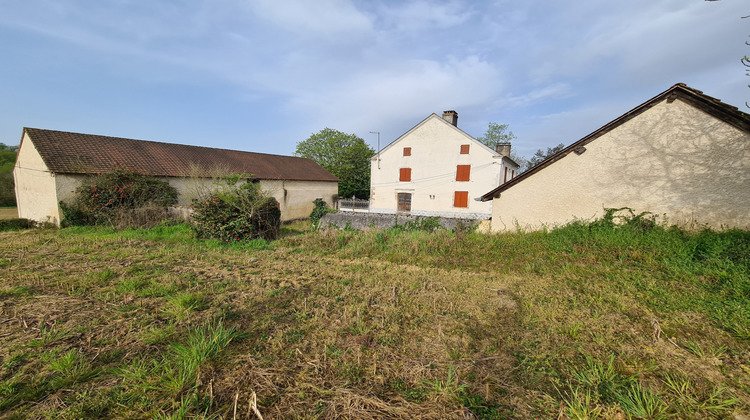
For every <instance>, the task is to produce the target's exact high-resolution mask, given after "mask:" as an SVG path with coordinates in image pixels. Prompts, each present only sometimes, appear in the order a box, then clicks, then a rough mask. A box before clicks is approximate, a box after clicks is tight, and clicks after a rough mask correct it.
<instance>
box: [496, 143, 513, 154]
mask: <svg viewBox="0 0 750 420" xmlns="http://www.w3.org/2000/svg"><path fill="white" fill-rule="evenodd" d="M495 151H496V152H497V153H499V154H500V155H501V156H505V157H510V143H508V142H504V143H496V144H495Z"/></svg>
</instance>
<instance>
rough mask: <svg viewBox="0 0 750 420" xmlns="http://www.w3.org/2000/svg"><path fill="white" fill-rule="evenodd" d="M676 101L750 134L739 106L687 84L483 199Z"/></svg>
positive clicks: (749, 125)
mask: <svg viewBox="0 0 750 420" xmlns="http://www.w3.org/2000/svg"><path fill="white" fill-rule="evenodd" d="M675 99H680V100H682V101H684V102H686V103H688V104H690V105H692V106H694V107H696V108H698V109H700V110H702V111H704V112H706V113H707V114H709V115H711V116H713V117H715V118H717V119H719V120H722V121H724V122H726V123H727V124H730V125H732V126H734V127H736V128H738V129H740V130H743V131H745V132H748V133H750V115H748V114H746V113H744V112H742V111H740V110H739V109H737V107H735V106H732V105H729V104H725V103H724V102H721V100H719V99H716V98H713V97H711V96H708V95H706V94H704V93H703V92H702V91H700V90H697V89H693V88H691V87H689V86H688V85H686V84H684V83H677V84H675V85H674V86H672V87H670V88H669V89H667V90H665V91H664V92H662V93H660V94H658V95H656V96H654V97H653V98H651V99H649V100H648V101H646V102H644V103H642V104H640V105H638V106H637V107H635V108H633V109H631V110H630V111H628V112H626V113H625V114H623V115H621V116H620V117H618V118H617V119H615V120H613V121H610V122H609V123H608V124H606V125H604V126H603V127H601V128H600V129H598V130H596V131H594V132H593V133H591V134H589V135H588V136H586V137H584V138H582V139H580V140H578V141H577V142H575V143H573V144H571V145H570V146H568V147H566V148H564V149H562V150H560V151H559V152H557V153H555V154H554V155H552V156H550V157H548V158H547V159H545V160H544V161H542V162H541V163H539V164H538V165H536V166H534V167H533V168H531V169H529V170H528V171H526V172H524V173H522V174H521V175H519V176H517V177H515V178H513V179H512V180H510V181H508V182H506V183H504V184H502V185H500V186H499V187H497V188H495V189H494V190H492V191H490V192H488V193H487V194H485V195H483V196H482V201H489V200H492V199H493V198H495V197H498V196H499V194H500V193H501V192H503V191H505V190H507V189H508V188H511V187H513V186H514V185H516V184H518V183H520V182H523V180H525V179H527V178H529V177H530V176H532V175H534V174H535V173H537V172H539V171H541V170H543V169H544V168H546V167H548V166H550V165H552V164H554V163H555V162H557V161H558V160H560V159H562V158H564V157H565V156H567V155H568V154H569V153H570V152H574V151H576V150H580V149H579V148H580V147H583V146H585V145H586V144H588V143H591V142H592V141H594V140H596V139H597V138H599V137H601V136H603V135H604V134H606V133H608V132H610V131H612V130H614V129H615V128H617V127H619V126H620V125H622V124H624V123H625V122H627V121H629V120H631V119H633V118H635V117H636V116H638V115H640V114H641V113H643V112H645V111H646V110H648V109H650V108H652V107H653V106H655V105H657V104H659V103H661V102H662V101H664V100H667V102H669V103H671V102H673V101H674V100H675Z"/></svg>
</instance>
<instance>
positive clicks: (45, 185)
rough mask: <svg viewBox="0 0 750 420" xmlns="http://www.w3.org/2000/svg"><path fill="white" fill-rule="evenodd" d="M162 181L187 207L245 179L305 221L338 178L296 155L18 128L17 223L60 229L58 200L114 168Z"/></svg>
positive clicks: (287, 216) (330, 198) (287, 215)
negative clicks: (222, 181) (204, 193)
mask: <svg viewBox="0 0 750 420" xmlns="http://www.w3.org/2000/svg"><path fill="white" fill-rule="evenodd" d="M120 166H121V167H123V168H125V169H127V170H130V171H133V172H135V173H139V174H144V175H152V176H156V177H159V178H162V179H164V180H166V181H168V182H169V183H170V184H171V185H172V186H174V187H175V188H176V189H177V191H178V193H179V198H178V200H179V203H178V204H179V205H181V206H189V205H190V203H191V201H192V199H193V198H195V196H196V194H197V193H198V191H201V190H203V189H205V188H206V187H210V186H211V185H213V182H214V179H215V177H216V176H218V175H225V174H251V175H253V176H254V177H255V179H257V180H259V181H260V182H261V186H262V187H263V189H264V190H266V191H267V192H269V193H270V194H271V195H273V197H274V198H276V200H277V201H278V202H279V204H280V206H281V219H282V220H283V221H287V220H294V219H301V218H305V217H308V216H309V215H310V212H311V211H312V208H313V203H312V202H313V200H314V199H316V198H321V199H323V200H325V201H326V202H327V203H328V204H329V205H333V203H334V200H335V199H336V194H337V191H338V178H336V177H335V176H333V175H332V174H331V173H330V172H328V171H327V170H325V169H324V168H323V167H322V166H320V165H318V164H317V163H316V162H315V161H313V160H310V159H305V158H299V157H291V156H280V155H271V154H263V153H253V152H242V151H237V150H226V149H216V148H210V147H199V146H188V145H181V144H172V143H161V142H154V141H144V140H133V139H126V138H119V137H108V136H100V135H92V134H80V133H70V132H65V131H55V130H42V129H38V128H24V129H23V135H22V137H21V145H20V147H19V150H18V157H17V159H16V165H15V168H14V171H13V175H14V178H15V182H16V199H17V202H18V214H19V217H25V218H28V219H32V220H37V221H49V222H52V223H57V224H59V222H60V209H59V204H58V203H59V202H60V201H67V200H69V199H71V198H72V196H73V191H75V189H76V187H77V186H78V185H80V183H81V181H82V180H83V179H84V178H85V177H88V176H91V175H98V174H103V173H108V172H111V171H112V170H114V169H115V168H117V167H120Z"/></svg>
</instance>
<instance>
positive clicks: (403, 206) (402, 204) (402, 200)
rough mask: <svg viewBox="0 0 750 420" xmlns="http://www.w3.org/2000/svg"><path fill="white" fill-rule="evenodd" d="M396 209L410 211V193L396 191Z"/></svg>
mask: <svg viewBox="0 0 750 420" xmlns="http://www.w3.org/2000/svg"><path fill="white" fill-rule="evenodd" d="M398 211H411V194H410V193H398Z"/></svg>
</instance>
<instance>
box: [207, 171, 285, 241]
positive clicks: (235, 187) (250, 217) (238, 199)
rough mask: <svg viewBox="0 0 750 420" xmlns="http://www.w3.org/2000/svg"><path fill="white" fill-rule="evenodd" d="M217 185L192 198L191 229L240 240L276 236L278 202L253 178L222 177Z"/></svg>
mask: <svg viewBox="0 0 750 420" xmlns="http://www.w3.org/2000/svg"><path fill="white" fill-rule="evenodd" d="M222 180H223V181H224V182H223V183H222V184H220V185H218V188H217V189H216V190H214V191H211V192H210V193H208V194H207V196H205V197H201V198H197V199H195V200H193V209H194V210H195V212H194V213H193V217H192V221H193V229H194V230H195V232H196V234H197V235H198V237H199V238H204V239H218V240H221V241H224V242H239V241H248V240H252V239H258V238H260V239H265V240H271V239H276V238H277V237H278V236H279V229H280V228H281V211H280V210H279V203H278V202H277V201H276V200H275V199H274V198H273V197H269V196H268V195H267V194H266V193H265V192H264V191H263V190H262V189H261V188H260V184H259V183H257V182H253V179H252V177H250V176H243V175H232V176H226V177H223V178H222Z"/></svg>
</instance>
